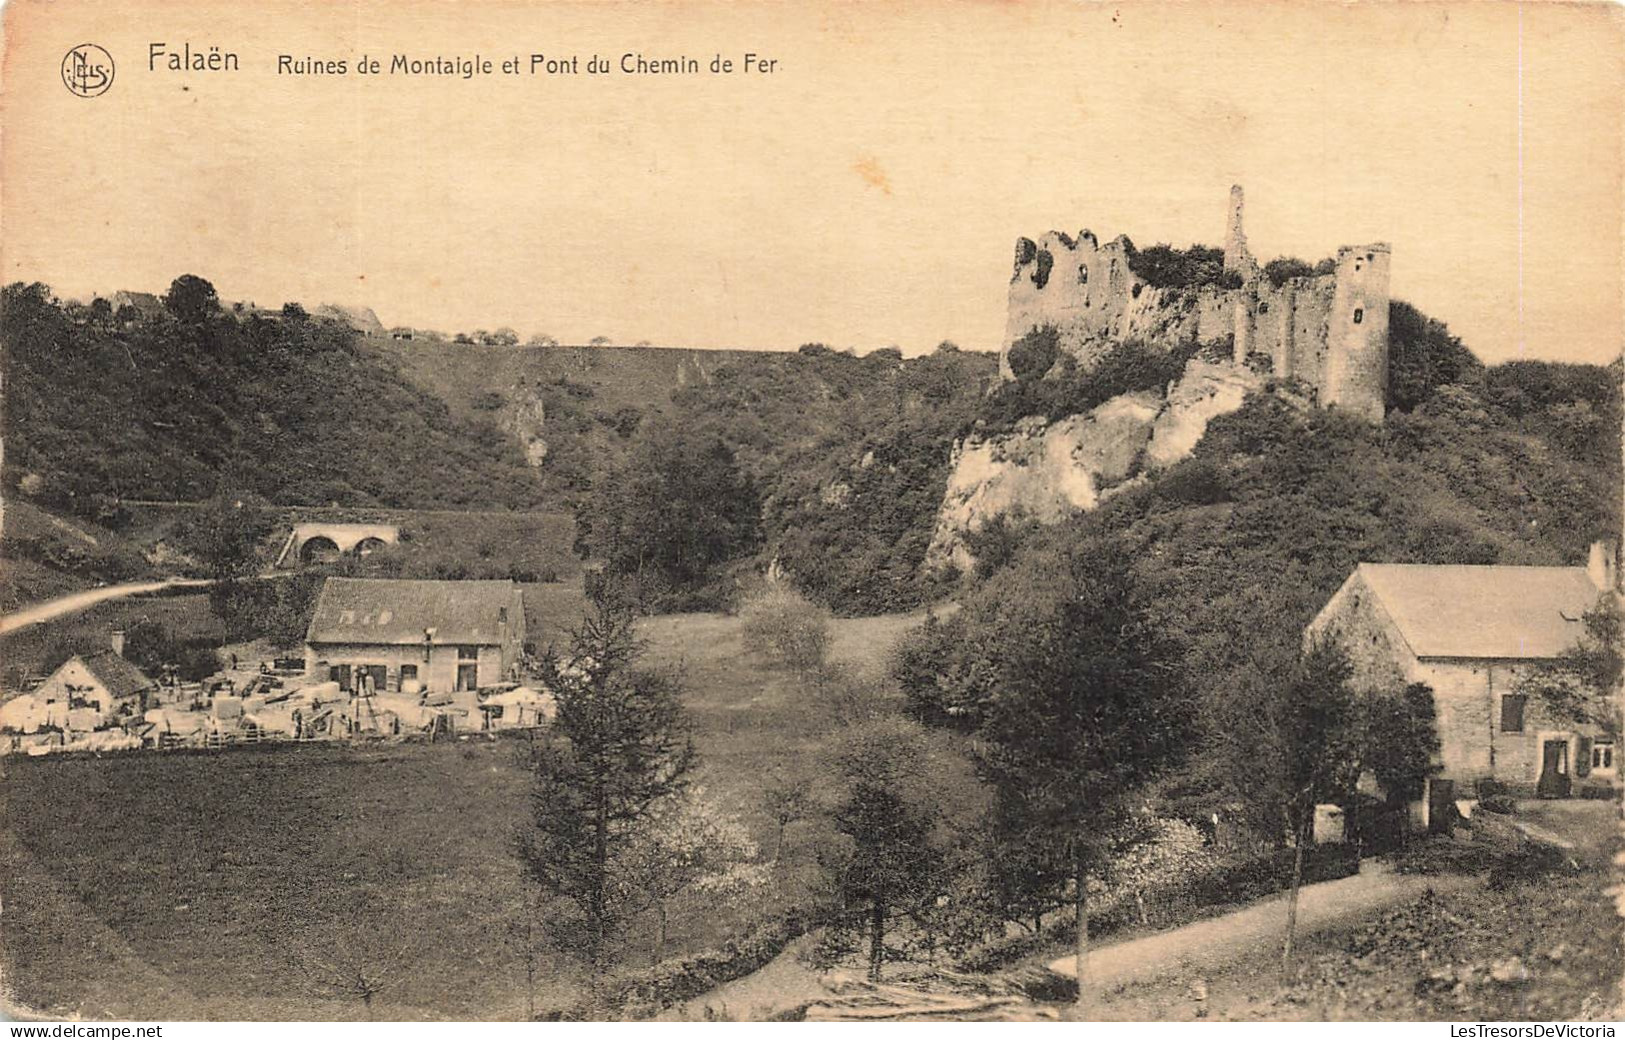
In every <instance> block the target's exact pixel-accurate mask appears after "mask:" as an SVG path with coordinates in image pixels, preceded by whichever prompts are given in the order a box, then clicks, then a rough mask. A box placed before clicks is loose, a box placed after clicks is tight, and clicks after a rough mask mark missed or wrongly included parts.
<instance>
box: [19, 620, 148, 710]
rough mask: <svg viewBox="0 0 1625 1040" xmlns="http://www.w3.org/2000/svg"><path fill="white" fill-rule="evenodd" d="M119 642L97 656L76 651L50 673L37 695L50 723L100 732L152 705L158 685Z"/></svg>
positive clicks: (34, 694)
mask: <svg viewBox="0 0 1625 1040" xmlns="http://www.w3.org/2000/svg"><path fill="white" fill-rule="evenodd" d="M122 646H123V637H122V634H118V635H115V636H114V646H113V647H110V648H108V649H106V650H98V651H96V652H95V653H91V654H75V655H74V656H72V657H70V658H68V659H67V660H66V661H64V662H62V665H61V667H59V668H57V670H56V671H54V672H52V673H51V674H50V675H49V676H47V677H46V679H45V681H44V682H42V683H40V684H39V686H38V687H37V688H35V690H34V691H33V693H32V694H30V695H29V696H31V697H32V698H33V700H34V703H35V704H37V705H38V706H39V712H40V719H41V721H42V722H43V724H45V725H49V726H55V727H57V728H59V729H71V730H94V729H100V728H102V727H103V726H106V725H109V724H110V723H111V722H112V721H113V720H114V719H115V718H118V717H119V716H126V715H128V716H139V715H140V714H141V713H142V712H144V711H146V710H147V708H148V707H149V703H148V702H149V701H151V700H152V699H153V696H154V694H156V693H157V690H158V684H157V683H155V682H153V681H152V680H151V679H149V678H147V676H146V674H145V673H143V672H142V671H141V669H139V668H137V667H136V666H135V665H133V664H131V663H130V662H129V661H126V660H125V659H124V657H123V655H122V654H120V653H119V650H120V649H122Z"/></svg>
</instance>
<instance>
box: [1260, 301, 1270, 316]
mask: <svg viewBox="0 0 1625 1040" xmlns="http://www.w3.org/2000/svg"><path fill="white" fill-rule="evenodd" d="M1269 312H1270V305H1269V304H1267V303H1261V304H1259V305H1258V313H1260V314H1268V313H1269Z"/></svg>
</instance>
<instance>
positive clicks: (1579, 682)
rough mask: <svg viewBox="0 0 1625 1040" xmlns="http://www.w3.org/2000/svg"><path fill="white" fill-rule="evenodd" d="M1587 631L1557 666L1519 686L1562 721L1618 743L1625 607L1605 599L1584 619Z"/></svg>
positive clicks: (1542, 669) (1536, 671)
mask: <svg viewBox="0 0 1625 1040" xmlns="http://www.w3.org/2000/svg"><path fill="white" fill-rule="evenodd" d="M1580 620H1581V623H1582V625H1583V626H1584V629H1585V631H1584V632H1583V633H1582V634H1581V635H1580V637H1579V638H1578V639H1577V640H1575V643H1574V645H1573V646H1571V647H1569V648H1568V649H1567V650H1565V651H1564V652H1563V653H1562V654H1561V655H1559V656H1558V657H1557V659H1556V660H1554V661H1552V662H1551V663H1550V664H1548V665H1545V666H1543V667H1540V668H1537V669H1534V670H1532V671H1530V672H1528V673H1526V674H1525V675H1523V676H1522V677H1521V678H1520V679H1519V680H1518V689H1519V691H1520V692H1522V693H1525V694H1526V695H1531V696H1534V697H1536V698H1538V699H1539V700H1540V701H1541V702H1542V703H1544V704H1545V705H1546V707H1547V708H1548V709H1549V710H1550V711H1551V712H1552V713H1553V714H1554V715H1556V716H1557V717H1559V718H1562V719H1566V720H1569V721H1571V722H1579V723H1582V724H1585V725H1590V726H1595V727H1597V728H1598V729H1600V730H1602V731H1603V732H1604V733H1607V734H1609V735H1610V736H1613V737H1615V738H1617V737H1618V736H1619V734H1620V730H1621V725H1620V723H1621V717H1620V715H1621V705H1620V698H1619V691H1620V681H1621V677H1622V674H1625V629H1622V620H1625V619H1622V618H1621V615H1620V609H1619V601H1618V599H1617V598H1616V597H1615V596H1614V595H1613V594H1612V593H1604V594H1603V595H1601V596H1599V597H1598V599H1597V602H1596V604H1595V605H1594V606H1592V608H1591V609H1590V610H1588V611H1586V613H1585V614H1584V615H1583V616H1582V617H1581V619H1580Z"/></svg>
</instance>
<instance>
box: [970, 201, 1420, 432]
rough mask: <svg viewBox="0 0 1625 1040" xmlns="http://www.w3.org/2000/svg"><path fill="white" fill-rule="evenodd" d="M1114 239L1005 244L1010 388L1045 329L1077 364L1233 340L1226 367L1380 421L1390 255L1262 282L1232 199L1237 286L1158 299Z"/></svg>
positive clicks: (1365, 251) (1228, 261)
mask: <svg viewBox="0 0 1625 1040" xmlns="http://www.w3.org/2000/svg"><path fill="white" fill-rule="evenodd" d="M1132 251H1133V246H1132V244H1131V243H1130V242H1129V240H1128V239H1127V238H1125V237H1123V236H1121V235H1120V236H1118V237H1117V238H1115V239H1112V240H1111V241H1110V242H1107V243H1105V244H1101V243H1100V242H1099V241H1098V240H1097V239H1096V237H1095V236H1094V235H1093V234H1091V233H1090V232H1088V231H1085V232H1083V233H1082V234H1080V235H1079V236H1078V237H1077V238H1076V239H1073V238H1071V237H1069V236H1067V235H1065V234H1062V233H1060V232H1057V231H1051V232H1049V233H1048V234H1046V235H1044V236H1043V237H1042V238H1040V239H1039V240H1038V241H1036V242H1035V241H1033V240H1031V239H1027V238H1022V239H1019V240H1018V241H1017V243H1016V258H1015V269H1014V272H1013V273H1012V275H1011V280H1010V295H1009V312H1008V315H1007V318H1006V324H1005V336H1004V350H1003V351H1002V352H1001V354H1000V359H999V368H1000V372H1001V374H1002V375H1003V376H1004V377H1005V378H1006V379H1011V378H1014V373H1012V372H1011V370H1010V365H1009V360H1008V353H1009V348H1010V346H1011V345H1012V344H1013V343H1015V341H1016V340H1018V339H1020V338H1021V337H1022V336H1024V335H1026V334H1027V332H1029V331H1030V330H1031V329H1033V328H1035V327H1039V326H1044V325H1053V326H1054V327H1055V328H1056V329H1057V330H1058V332H1059V340H1060V342H1059V346H1060V348H1061V349H1062V350H1063V351H1065V352H1066V353H1067V354H1069V355H1071V356H1072V357H1074V358H1076V359H1077V360H1078V361H1079V363H1080V364H1083V365H1084V366H1086V367H1087V366H1088V365H1089V364H1090V363H1091V362H1093V361H1094V360H1095V359H1096V358H1098V357H1099V356H1100V355H1101V354H1103V353H1105V352H1106V351H1107V350H1109V349H1110V348H1111V347H1112V346H1113V345H1114V344H1117V343H1122V342H1124V341H1126V340H1143V341H1145V342H1147V343H1156V344H1160V345H1163V346H1172V345H1174V344H1179V343H1190V342H1199V343H1212V342H1215V341H1220V340H1223V339H1225V338H1226V337H1233V348H1234V349H1233V354H1232V358H1233V361H1234V362H1235V363H1236V364H1238V365H1244V364H1246V362H1247V359H1248V357H1249V355H1253V354H1260V355H1264V356H1266V357H1268V358H1269V359H1270V363H1271V364H1270V367H1271V369H1272V370H1273V372H1274V374H1275V377H1276V378H1277V379H1283V380H1286V379H1290V380H1294V381H1298V382H1301V383H1303V384H1306V385H1307V387H1308V388H1309V389H1310V391H1311V394H1312V397H1313V399H1314V400H1315V402H1316V403H1317V404H1319V405H1321V406H1323V407H1336V408H1341V409H1345V410H1347V411H1350V412H1353V413H1355V414H1358V415H1362V416H1364V417H1366V418H1369V419H1372V420H1375V421H1380V420H1381V419H1382V416H1383V409H1384V402H1385V398H1386V391H1387V382H1388V277H1389V248H1388V246H1387V245H1386V244H1383V243H1377V244H1373V245H1367V246H1345V247H1343V248H1342V249H1340V250H1339V251H1338V255H1337V266H1336V270H1335V273H1333V274H1324V275H1313V276H1308V277H1302V278H1293V279H1290V280H1288V281H1287V282H1286V283H1284V284H1283V285H1281V286H1280V287H1279V288H1277V287H1276V286H1275V285H1273V284H1272V283H1271V282H1270V281H1269V280H1268V279H1266V278H1264V277H1262V275H1261V272H1260V271H1259V268H1258V265H1257V262H1256V261H1255V260H1254V259H1253V257H1252V255H1251V253H1250V252H1249V251H1248V249H1247V239H1246V234H1245V232H1244V231H1243V229H1242V193H1241V190H1240V189H1239V188H1234V189H1232V190H1231V194H1230V212H1229V215H1228V221H1227V228H1226V234H1225V250H1224V255H1225V269H1226V271H1228V272H1232V273H1234V274H1236V275H1239V276H1240V277H1241V278H1242V279H1243V286H1242V288H1239V289H1221V288H1218V287H1217V286H1212V285H1209V286H1203V287H1201V288H1197V289H1157V288H1153V287H1151V286H1149V285H1145V284H1143V283H1142V281H1141V280H1140V278H1139V277H1138V276H1137V275H1135V273H1134V272H1133V270H1132V269H1131V268H1130V267H1129V255H1130V253H1131V252H1132Z"/></svg>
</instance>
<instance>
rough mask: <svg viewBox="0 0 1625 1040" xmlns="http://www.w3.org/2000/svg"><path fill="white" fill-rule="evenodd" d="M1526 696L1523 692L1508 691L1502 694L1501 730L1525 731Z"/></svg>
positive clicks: (1505, 731) (1510, 731)
mask: <svg viewBox="0 0 1625 1040" xmlns="http://www.w3.org/2000/svg"><path fill="white" fill-rule="evenodd" d="M1525 700H1526V698H1525V697H1524V696H1523V695H1522V694H1518V693H1508V694H1503V695H1502V696H1501V732H1502V733H1522V732H1523V704H1524V701H1525Z"/></svg>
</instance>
